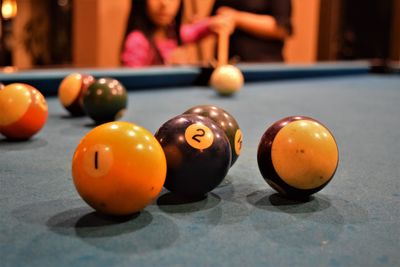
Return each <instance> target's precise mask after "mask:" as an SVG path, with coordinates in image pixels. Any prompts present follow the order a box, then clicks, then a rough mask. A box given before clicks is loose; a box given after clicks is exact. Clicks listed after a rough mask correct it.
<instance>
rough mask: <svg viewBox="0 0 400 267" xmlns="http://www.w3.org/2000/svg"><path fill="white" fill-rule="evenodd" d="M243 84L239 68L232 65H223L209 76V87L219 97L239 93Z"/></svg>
mask: <svg viewBox="0 0 400 267" xmlns="http://www.w3.org/2000/svg"><path fill="white" fill-rule="evenodd" d="M243 83H244V77H243V74H242V72H241V71H240V70H239V68H237V67H235V66H233V65H223V66H220V67H218V68H216V69H215V70H214V71H213V73H212V74H211V78H210V85H211V87H213V88H214V89H215V90H216V91H217V92H218V93H219V94H221V95H231V94H233V93H236V92H237V91H239V90H240V89H241V88H242V86H243Z"/></svg>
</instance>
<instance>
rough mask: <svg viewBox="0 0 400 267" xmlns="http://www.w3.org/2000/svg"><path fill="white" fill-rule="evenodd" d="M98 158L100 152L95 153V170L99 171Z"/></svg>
mask: <svg viewBox="0 0 400 267" xmlns="http://www.w3.org/2000/svg"><path fill="white" fill-rule="evenodd" d="M98 156H99V152H98V151H96V152H94V168H95V169H96V170H97V169H98V163H99V162H98Z"/></svg>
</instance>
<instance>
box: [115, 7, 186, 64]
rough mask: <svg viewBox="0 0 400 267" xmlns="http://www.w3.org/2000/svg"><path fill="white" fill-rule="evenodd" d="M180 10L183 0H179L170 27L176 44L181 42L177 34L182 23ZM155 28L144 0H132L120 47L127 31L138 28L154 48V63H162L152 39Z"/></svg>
mask: <svg viewBox="0 0 400 267" xmlns="http://www.w3.org/2000/svg"><path fill="white" fill-rule="evenodd" d="M182 10H183V0H181V3H180V6H179V9H178V12H177V14H176V17H175V23H174V24H173V25H172V26H171V27H172V29H171V30H173V34H174V37H175V38H176V40H177V43H178V45H181V44H182V40H181V37H180V34H179V31H180V27H181V24H182V13H183V11H182ZM155 29H156V25H154V23H153V22H152V21H151V20H150V18H149V16H148V15H147V9H146V0H132V2H131V10H130V13H129V17H128V22H127V26H126V30H125V36H124V41H123V45H122V49H123V48H124V47H123V46H124V43H125V40H126V37H127V36H128V35H129V33H131V32H132V31H135V30H138V31H140V32H142V33H143V34H144V36H146V38H147V39H148V40H149V43H150V46H151V47H152V49H154V52H155V55H156V62H155V63H156V64H163V63H164V60H163V58H162V56H161V54H160V51H159V50H158V48H157V46H156V44H155V42H154V39H153V34H154V31H155Z"/></svg>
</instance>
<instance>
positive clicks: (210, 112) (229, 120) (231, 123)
mask: <svg viewBox="0 0 400 267" xmlns="http://www.w3.org/2000/svg"><path fill="white" fill-rule="evenodd" d="M183 114H197V115H200V116H204V117H207V118H210V119H211V120H213V121H214V122H215V123H216V124H218V126H219V127H221V128H222V129H223V130H224V132H225V134H226V136H227V137H228V140H229V144H230V145H231V152H232V161H231V166H232V165H233V164H234V163H235V162H236V160H237V158H238V157H239V155H240V151H241V149H242V141H243V134H242V131H241V130H240V127H239V124H238V123H237V121H236V120H235V118H234V117H233V116H232V115H231V114H229V113H228V112H227V111H225V110H224V109H222V108H220V107H216V106H212V105H202V106H195V107H192V108H190V109H188V110H187V111H185V112H184V113H183Z"/></svg>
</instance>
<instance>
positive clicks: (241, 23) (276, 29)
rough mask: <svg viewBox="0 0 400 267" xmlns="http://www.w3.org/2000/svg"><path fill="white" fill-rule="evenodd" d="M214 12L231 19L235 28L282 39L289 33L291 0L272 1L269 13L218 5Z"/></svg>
mask: <svg viewBox="0 0 400 267" xmlns="http://www.w3.org/2000/svg"><path fill="white" fill-rule="evenodd" d="M216 14H218V15H221V16H222V17H224V18H225V19H226V20H232V21H233V22H234V25H235V28H236V29H240V30H242V31H244V32H247V33H249V34H251V35H254V36H257V37H260V38H266V39H278V40H283V39H285V38H286V37H288V36H289V35H290V34H291V31H292V30H291V23H290V16H291V1H290V0H280V1H272V4H271V8H270V14H255V13H250V12H244V11H239V10H236V9H233V8H230V7H227V6H222V7H219V8H218V9H217V10H216Z"/></svg>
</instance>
